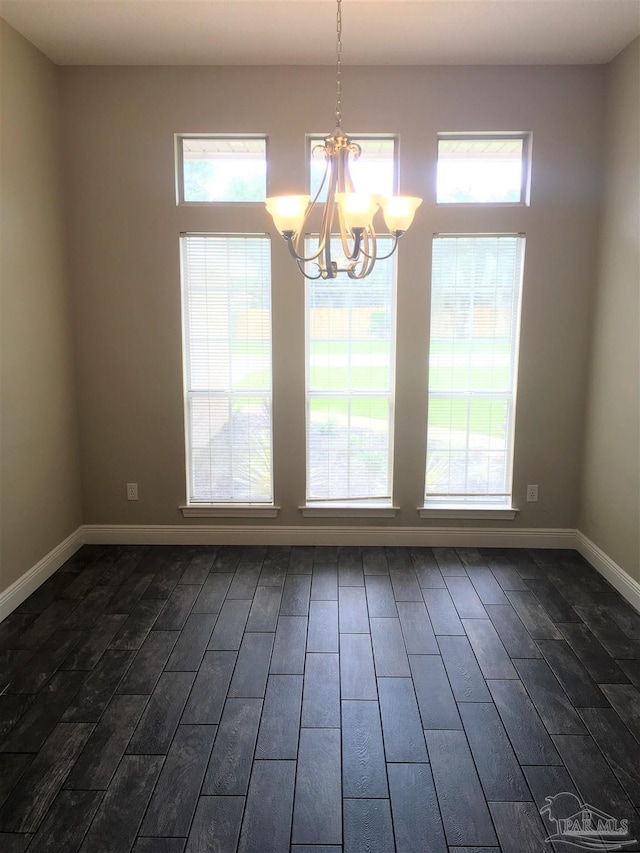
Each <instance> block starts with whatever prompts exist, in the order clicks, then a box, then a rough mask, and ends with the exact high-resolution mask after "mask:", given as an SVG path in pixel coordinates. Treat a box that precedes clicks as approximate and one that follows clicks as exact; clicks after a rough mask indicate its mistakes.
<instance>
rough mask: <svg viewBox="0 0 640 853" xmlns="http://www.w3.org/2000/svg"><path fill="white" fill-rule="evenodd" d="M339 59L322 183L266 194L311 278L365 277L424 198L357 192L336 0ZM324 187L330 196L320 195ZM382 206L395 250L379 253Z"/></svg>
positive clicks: (291, 247) (292, 250) (356, 149)
mask: <svg viewBox="0 0 640 853" xmlns="http://www.w3.org/2000/svg"><path fill="white" fill-rule="evenodd" d="M336 33H337V46H336V54H337V62H336V112H335V118H336V127H335V130H334V131H333V133H332V134H330V135H329V136H327V137H326V138H325V141H324V145H318V146H316V147H315V148H314V153H315V152H316V151H317V150H318V149H320V151H322V153H323V154H324V160H325V170H324V176H323V178H322V181H321V183H320V187H319V189H318V191H317V193H316V194H315V196H314V197H313V198H310V197H309V196H303V195H287V196H273V197H271V198H268V199H266V206H267V210H268V211H269V213H270V214H271V216H272V217H273V221H274V224H275V226H276V228H277V229H278V231H279V232H280V233H281V234H282V236H283V237H284V239H285V240H286V242H287V246H288V248H289V252H290V253H291V256H292V257H293V259H294V260H295V261H296V263H297V264H298V268H299V269H300V271H301V272H302V274H303V275H304V276H305V277H306V278H309V279H317V278H325V279H328V278H336V276H337V275H338V274H339V273H346V274H347V275H348V276H349V278H365V276H367V275H369V274H370V273H371V271H372V270H373V268H374V266H375V263H376V260H384V259H385V258H389V257H390V256H391V255H392V254H393V253H394V252H395V250H396V248H397V246H398V240H399V239H400V237H402V235H403V234H404V233H405V231H407V230H408V228H409V227H410V226H411V223H412V222H413V217H414V215H415V212H416V210H417V209H418V207H419V206H420V204H421V203H422V199H421V198H414V197H410V196H387V197H384V196H378V195H371V194H369V193H363V192H357V190H356V188H355V186H354V184H353V180H352V179H351V173H350V171H349V158H350V157H353V158H354V159H357V158H358V157H360V155H361V149H360V146H359V145H358V144H357V143H356V142H352V141H351V140H350V139H349V137H348V136H346V134H345V133H344V132H343V130H342V112H341V108H342V81H341V54H342V0H337V18H336ZM325 188H326V202H320V201H319V199H320V197H321V195H322V192H323V190H324V189H325ZM320 207H322V208H323V210H322V219H321V224H320V228H319V233H318V243H317V246H315V247H314V249H313V250H312V251H311V254H309V255H306V254H305V241H306V236H307V233H308V232H309V231H312V230H313V231H318V229H317V228H315V229H313V228H311V227H310V226H311V222H312V217H313V218H315V217H314V211H316V209H318V208H320ZM378 208H381V210H382V215H383V217H384V221H385V224H386V226H387V229H388V231H389V233H390V234H391V237H392V238H393V239H392V244H391V251H389V252H387V254H385V255H378V252H377V239H376V232H375V229H374V225H373V220H374V216H375V214H376V212H377V210H378ZM332 236H333V237H334V239H337V238H338V237H339V239H340V243H341V246H342V253H343V255H344V259H345V262H346V265H345V266H339V265H338V263H337V261H335V260H333V258H332V256H331V249H332V246H331V238H332Z"/></svg>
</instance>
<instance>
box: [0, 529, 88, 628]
mask: <svg viewBox="0 0 640 853" xmlns="http://www.w3.org/2000/svg"><path fill="white" fill-rule="evenodd" d="M84 542H85V539H84V530H83V528H82V527H79V528H78V529H77V530H75V531H74V532H73V533H72V534H71V535H70V536H67V538H66V539H65V540H64V542H61V543H60V544H59V545H56V547H55V548H53V549H52V550H51V551H49V553H48V554H46V555H45V556H44V557H43V558H42V559H41V560H39V561H38V562H37V563H36V564H35V566H32V567H31V568H30V569H29V570H28V571H27V572H25V573H24V574H23V575H22V577H19V578H18V580H17V581H15V582H14V583H12V584H11V586H10V587H8V588H7V589H5V590H4V592H0V622H1V621H2V620H3V619H4V618H6V617H7V616H8V615H9V614H10V613H11V612H12V611H14V610H15V609H16V607H18V606H19V605H20V604H22V602H23V601H25V599H27V598H28V597H29V596H30V595H31V593H32V592H35V591H36V589H38V587H39V586H41V585H42V584H43V583H44V582H45V581H46V580H47V578H50V577H51V575H52V574H53V573H54V572H55V571H57V570H58V569H59V568H60V566H62V564H63V563H65V562H66V561H67V560H68V559H69V557H72V556H73V555H74V554H75V552H76V551H77V550H78V548H80V546H81V545H83V544H84Z"/></svg>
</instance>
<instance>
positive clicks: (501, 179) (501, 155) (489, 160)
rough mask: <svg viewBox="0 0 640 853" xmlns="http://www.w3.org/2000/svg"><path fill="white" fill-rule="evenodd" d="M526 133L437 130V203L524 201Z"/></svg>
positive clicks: (526, 166)
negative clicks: (488, 133) (444, 131)
mask: <svg viewBox="0 0 640 853" xmlns="http://www.w3.org/2000/svg"><path fill="white" fill-rule="evenodd" d="M529 147H530V146H529V136H528V134H515V135H514V134H494V135H484V134H470V135H469V134H439V136H438V180H437V191H436V198H437V202H438V204H526V203H527V202H528V198H527V190H528V172H529V168H528V161H529Z"/></svg>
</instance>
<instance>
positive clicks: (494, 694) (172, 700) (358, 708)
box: [0, 546, 640, 853]
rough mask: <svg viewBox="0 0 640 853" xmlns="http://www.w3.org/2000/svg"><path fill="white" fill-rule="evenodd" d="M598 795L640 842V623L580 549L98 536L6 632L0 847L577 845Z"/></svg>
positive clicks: (0, 642) (293, 849)
mask: <svg viewBox="0 0 640 853" xmlns="http://www.w3.org/2000/svg"><path fill="white" fill-rule="evenodd" d="M558 795H560V796H559V797H558ZM556 797H558V798H557V799H555V800H550V801H549V800H548V798H556ZM584 804H586V805H588V806H589V807H591V808H593V809H596V810H599V812H600V813H605V814H608V815H610V816H611V818H612V820H613V824H612V825H613V826H614V827H617V828H621V827H622V821H626V822H627V824H626V826H628V831H627V834H626V835H624V834H623V835H622V836H621V837H620V838H619V839H618V841H624V842H625V843H624V845H623V847H622V848H621V849H624V850H630V851H631V850H636V851H637V850H640V843H638V842H640V811H639V809H640V615H639V614H638V613H636V612H635V611H634V610H633V609H632V608H631V607H630V606H629V605H628V604H627V603H626V602H624V601H623V600H622V599H621V598H620V597H619V596H618V594H617V593H616V592H615V591H614V590H612V588H611V587H610V586H609V585H608V584H607V583H606V582H605V581H604V580H603V579H602V578H601V577H600V576H599V575H598V574H597V573H596V572H595V571H594V570H593V569H592V568H591V567H590V566H589V565H588V564H587V563H586V562H585V561H584V560H583V559H582V558H581V557H580V556H579V555H578V554H577V553H576V552H572V551H524V550H489V549H479V550H478V549H472V548H460V549H452V548H441V549H438V548H434V549H429V548H357V547H315V548H313V547H268V548H267V547H257V546H247V547H240V546H224V547H124V546H109V547H106V546H104V547H103V546H85V547H84V548H82V549H81V550H80V551H79V552H78V553H77V554H76V555H75V556H74V557H73V558H72V559H71V560H69V561H68V562H67V563H66V564H65V565H64V566H63V567H62V568H61V569H60V570H59V571H58V572H56V573H55V574H54V575H53V576H52V577H51V578H50V579H49V580H48V581H47V582H46V583H45V584H43V585H42V586H41V587H40V589H38V590H37V591H36V592H35V593H34V594H33V595H32V596H31V597H30V598H29V599H28V600H27V601H26V602H24V604H22V605H21V606H20V607H19V608H18V609H17V610H16V611H14V613H12V614H11V615H10V616H9V617H8V618H7V619H6V620H5V621H4V622H3V623H2V624H0V850H2V851H3V853H14V851H25V850H28V851H29V853H46V852H47V851H49V852H50V851H58V853H74V851H81V853H93V852H94V851H95V852H96V853H127V851H133V853H213V851H216V853H238V851H239V852H240V853H360V851H362V853H365V851H367V853H394V851H397V853H472V851H476V852H477V851H482V853H498V851H503V853H542V851H543V850H550V849H555V850H556V851H559V853H562V851H564V850H567V849H573V850H575V849H576V846H575V845H573V846H569V845H567V844H566V840H564V841H563V839H562V838H561V837H560V838H556V839H555V841H554V842H553V843H548V842H545V839H546V838H547V836H549V835H553V834H554V832H556V830H557V829H558V827H559V824H556V822H555V819H557V818H561V817H568V816H570V815H571V814H572V811H571V809H573V810H574V811H575V812H577V811H579V810H580V809H581V807H582V806H583V805H584ZM545 805H547V806H548V809H547V810H546V811H545V813H544V814H541V809H543V808H544V807H545ZM567 810H568V811H567ZM609 828H611V827H609ZM621 831H622V830H621ZM604 832H605V830H604V829H602V833H603V834H602V843H603V845H604V846H601V848H600V849H607V846H606V845H607V842H608V841H610V842H611V849H614V841H613V840H611V839H610V838H609V837H608V836H606V834H604ZM573 840H574V841H575V840H576V839H575V838H574V839H573ZM634 840H635V841H636V843H633V842H634ZM616 849H617V848H616Z"/></svg>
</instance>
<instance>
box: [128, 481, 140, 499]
mask: <svg viewBox="0 0 640 853" xmlns="http://www.w3.org/2000/svg"><path fill="white" fill-rule="evenodd" d="M127 500H128V501H137V500H138V484H137V483H127Z"/></svg>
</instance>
